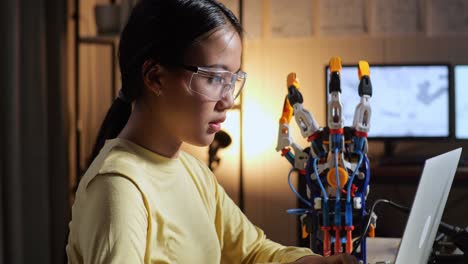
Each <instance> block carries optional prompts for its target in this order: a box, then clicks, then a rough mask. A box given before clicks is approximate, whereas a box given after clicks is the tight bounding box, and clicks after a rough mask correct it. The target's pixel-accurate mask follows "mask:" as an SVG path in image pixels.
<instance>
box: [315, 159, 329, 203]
mask: <svg viewBox="0 0 468 264" xmlns="http://www.w3.org/2000/svg"><path fill="white" fill-rule="evenodd" d="M317 162H318V157H316V158H314V166H313V167H314V173H315V176H316V177H317V182H318V184H319V187H320V189H321V190H322V193H323V202H324V203H327V202H328V196H327V192H326V190H325V187H323V184H322V181H321V180H320V176H319V173H318V170H317Z"/></svg>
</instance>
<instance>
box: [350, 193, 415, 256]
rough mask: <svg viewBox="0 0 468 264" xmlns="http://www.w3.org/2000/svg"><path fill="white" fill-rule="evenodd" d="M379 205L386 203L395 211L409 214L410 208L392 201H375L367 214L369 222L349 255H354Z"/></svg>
mask: <svg viewBox="0 0 468 264" xmlns="http://www.w3.org/2000/svg"><path fill="white" fill-rule="evenodd" d="M379 203H387V204H390V205H392V206H394V207H395V208H397V209H400V210H401V211H403V212H405V213H409V212H410V208H408V207H406V206H403V205H401V204H397V203H395V202H393V201H390V200H387V199H377V200H376V201H375V202H374V204H372V207H371V210H370V212H369V220H368V221H367V224H366V228H364V230H363V231H362V232H361V236H360V238H359V239H358V240H356V241H357V244H356V245H353V252H351V254H354V253H356V249H357V248H358V247H359V246H360V245H361V241H362V238H363V237H364V235H365V234H366V233H367V231H368V230H369V226H370V224H371V220H372V214H373V213H374V210H375V207H376V206H377V205H378V204H379Z"/></svg>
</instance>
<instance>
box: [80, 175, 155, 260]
mask: <svg viewBox="0 0 468 264" xmlns="http://www.w3.org/2000/svg"><path fill="white" fill-rule="evenodd" d="M81 213H82V216H81V221H82V222H81V224H80V225H81V226H82V228H81V230H82V232H81V234H79V237H80V238H79V239H80V243H79V244H80V247H81V249H82V254H83V256H82V257H83V262H84V263H90V264H91V263H143V262H144V258H145V251H146V235H147V227H148V220H147V219H148V218H147V211H146V208H145V206H144V202H143V197H142V194H141V192H140V190H139V189H138V188H137V187H136V186H135V184H133V182H131V181H130V180H129V179H127V178H125V177H123V176H120V175H110V174H105V175H98V176H96V178H95V179H93V180H92V181H91V182H90V184H89V185H88V187H87V190H86V200H85V204H84V206H83V209H82V211H81Z"/></svg>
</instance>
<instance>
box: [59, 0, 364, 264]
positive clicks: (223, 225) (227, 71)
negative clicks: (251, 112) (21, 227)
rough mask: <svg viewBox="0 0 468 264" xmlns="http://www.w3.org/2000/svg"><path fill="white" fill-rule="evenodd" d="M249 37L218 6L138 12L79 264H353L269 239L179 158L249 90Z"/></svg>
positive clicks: (177, 2) (75, 223)
mask: <svg viewBox="0 0 468 264" xmlns="http://www.w3.org/2000/svg"><path fill="white" fill-rule="evenodd" d="M241 34H242V29H241V25H240V24H239V22H238V20H237V19H236V18H235V16H234V15H233V14H232V13H231V12H230V11H229V10H228V9H226V8H225V7H224V6H223V5H221V4H220V3H218V2H216V1H214V0H197V1H190V0H142V1H140V2H139V3H138V4H137V5H136V7H135V8H134V9H133V11H132V14H131V16H130V18H129V21H128V23H127V25H126V27H125V29H124V30H123V32H122V35H121V39H120V46H119V63H120V70H121V76H122V89H121V91H120V94H119V96H118V98H117V99H116V100H115V101H114V103H113V105H112V107H111V109H110V110H109V112H108V114H107V116H106V118H105V120H104V123H103V125H102V127H101V131H100V133H99V136H98V140H97V143H96V146H95V149H94V155H97V156H96V158H95V159H94V161H93V163H92V164H91V166H90V167H89V169H88V171H87V172H86V174H85V175H84V176H83V178H82V179H81V181H80V185H79V187H78V190H77V193H76V200H75V204H74V205H73V209H72V221H71V222H70V236H69V241H68V245H67V248H66V250H67V254H68V258H69V263H203V264H207V263H258V262H283V263H284V262H291V261H296V260H298V259H300V260H298V261H297V262H295V263H348V262H346V261H352V259H351V258H350V257H349V256H347V255H340V256H334V257H330V258H323V257H321V256H317V255H314V254H313V253H312V252H311V251H310V250H309V249H305V248H294V247H285V246H281V245H279V244H277V243H274V242H272V241H270V240H268V239H266V237H265V234H264V233H263V232H262V230H260V229H259V228H257V227H256V226H254V225H253V224H252V223H251V222H249V220H248V219H247V218H246V217H245V215H243V214H242V212H241V211H240V210H239V209H238V208H237V206H236V205H235V204H234V202H233V201H232V200H231V199H230V198H229V197H228V196H227V195H226V193H225V192H224V190H223V188H222V187H221V186H220V185H218V183H217V182H216V179H215V177H214V176H213V174H212V173H211V172H210V170H209V169H208V168H207V166H206V165H205V164H203V163H202V162H200V161H198V160H197V159H195V158H194V157H192V156H190V155H189V154H187V153H185V152H183V151H181V150H180V147H181V144H182V143H183V142H187V143H190V144H194V145H197V146H207V145H209V144H210V143H211V142H212V140H213V138H214V135H215V133H216V132H218V131H219V130H220V128H221V124H222V123H223V122H224V120H225V118H226V111H228V110H229V108H231V107H232V106H233V103H234V99H235V98H236V97H237V96H238V95H239V93H240V92H241V91H242V88H243V86H244V83H245V80H246V77H247V76H246V73H244V72H242V71H241V70H240V66H241V65H240V59H241V50H242V47H241ZM350 263H351V262H350ZM356 263H357V262H356Z"/></svg>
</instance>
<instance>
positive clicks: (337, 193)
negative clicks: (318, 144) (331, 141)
mask: <svg viewBox="0 0 468 264" xmlns="http://www.w3.org/2000/svg"><path fill="white" fill-rule="evenodd" d="M334 152H335V155H334V156H335V172H336V173H335V175H336V201H339V200H340V189H341V188H340V173H339V172H338V148H335V150H334Z"/></svg>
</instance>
